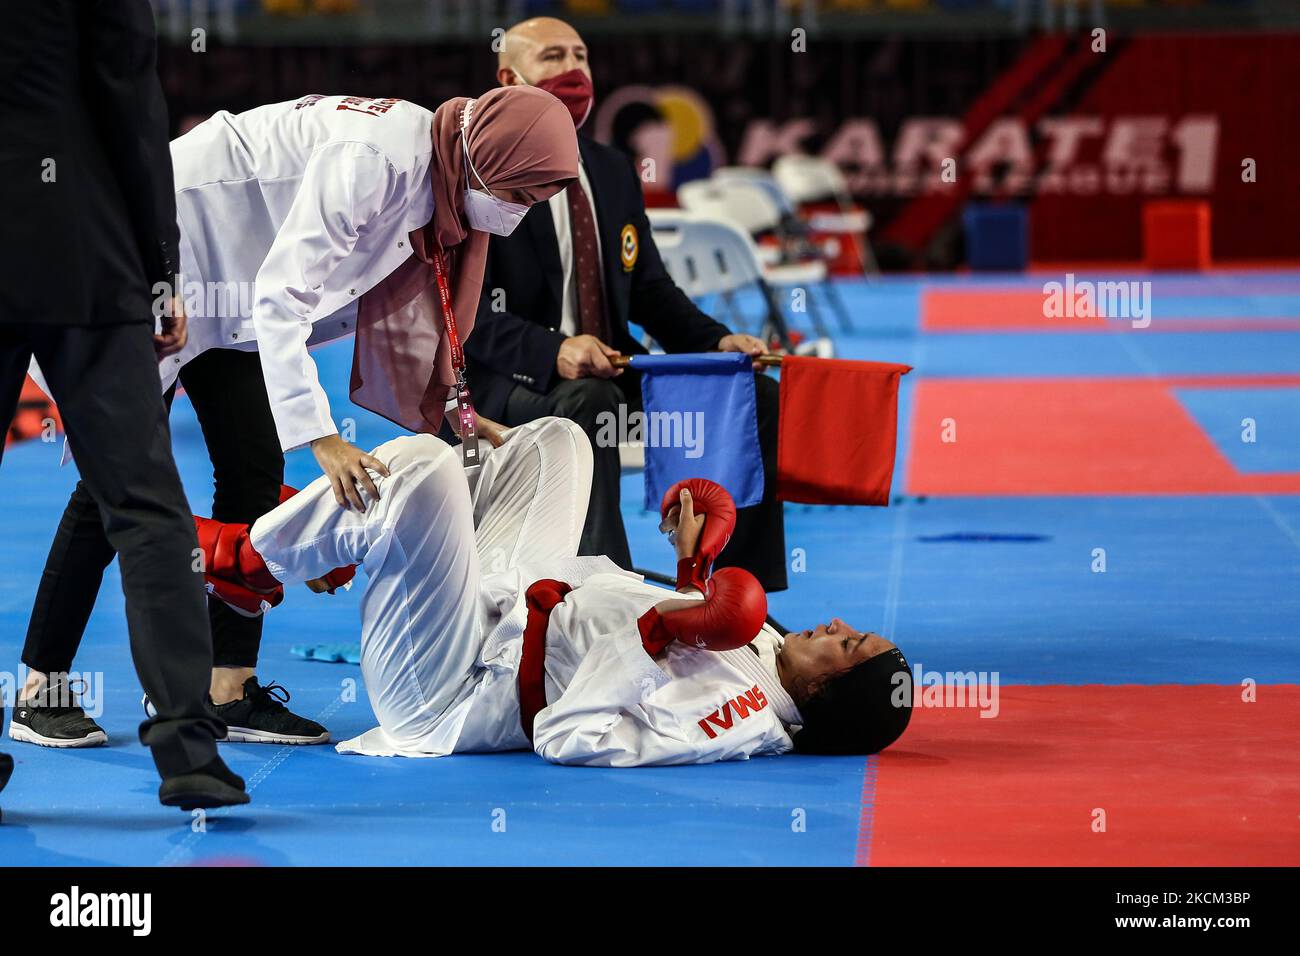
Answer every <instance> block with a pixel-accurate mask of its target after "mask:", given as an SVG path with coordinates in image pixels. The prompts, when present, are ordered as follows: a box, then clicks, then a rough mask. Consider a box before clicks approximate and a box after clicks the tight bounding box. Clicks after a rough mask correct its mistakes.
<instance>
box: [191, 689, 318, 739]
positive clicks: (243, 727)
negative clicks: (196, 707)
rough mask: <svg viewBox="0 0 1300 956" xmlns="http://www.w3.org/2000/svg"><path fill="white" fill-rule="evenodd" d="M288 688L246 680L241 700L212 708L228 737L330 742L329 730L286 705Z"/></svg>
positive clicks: (210, 703) (214, 705) (212, 706)
mask: <svg viewBox="0 0 1300 956" xmlns="http://www.w3.org/2000/svg"><path fill="white" fill-rule="evenodd" d="M288 700H289V692H288V691H287V690H285V689H284V688H283V687H281V686H280V685H279V684H267V685H266V686H265V687H263V686H261V685H260V684H258V682H257V678H256V677H250V678H248V680H246V681H244V696H243V699H242V700H232V701H231V702H230V703H228V704H214V703H212V698H210V697H209V698H208V706H209V707H210V708H212V712H213V713H214V714H216V715H217V716H218V717H220V718H221V719H222V720H224V721H225V722H226V727H227V728H228V729H227V732H226V740H229V741H233V742H235V743H245V744H327V743H329V740H330V733H329V731H328V730H326V729H325V728H324V727H322V726H321V725H320V724H318V723H316V721H314V720H308V719H307V718H306V717H299V716H298V715H297V714H295V713H293V712H292V711H291V710H289V708H288V707H285V706H284V705H285V703H286V702H287V701H288Z"/></svg>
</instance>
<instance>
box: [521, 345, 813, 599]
mask: <svg viewBox="0 0 1300 956" xmlns="http://www.w3.org/2000/svg"><path fill="white" fill-rule="evenodd" d="M754 389H755V400H756V404H757V406H758V443H759V446H760V449H761V452H762V456H763V500H762V501H760V502H759V503H758V504H756V505H753V506H752V507H749V508H740V509H738V510H737V512H736V529H735V531H734V532H733V533H732V535H731V540H730V541H729V542H728V543H727V546H726V548H724V549H723V551H722V554H720V555H719V556H718V560H717V561H716V562H715V563H714V566H715V567H719V568H723V567H731V566H734V567H740V568H744V569H745V570H746V571H749V572H750V573H751V574H753V575H754V577H756V578H758V580H759V582H760V583H761V584H762V585H763V589H764V590H766V591H784V590H785V589H786V587H788V583H787V580H786V564H785V508H784V506H783V505H782V503H781V502H780V501H777V499H776V439H777V426H778V422H779V419H778V416H779V413H780V400H779V394H778V386H777V383H776V381H775V380H774V379H772V378H770V377H769V376H767V375H756V376H755V377H754ZM619 405H626V406H627V412H628V414H631V413H632V412H634V411H640V410H642V402H641V376H640V374H639V373H637V372H635V371H633V370H631V369H628V370H627V371H625V372H624V373H623V374H622V375H620V376H618V377H617V378H612V379H604V378H579V379H573V380H567V379H566V380H564V381H562V382H560V383H559V384H558V385H556V386H555V387H554V388H552V389H551V390H550V391H549V392H546V393H545V394H543V393H539V392H534V391H533V390H532V389H529V388H525V387H524V386H522V385H517V386H515V388H514V389H513V390H512V391H511V392H510V397H509V398H508V399H507V400H506V410H505V421H503V422H502V424H503V425H522V424H524V423H526V422H531V421H533V420H534V419H537V418H542V417H544V416H546V415H557V416H559V417H561V418H568V419H570V420H572V421H574V422H576V423H577V424H579V425H581V426H582V428H583V430H584V431H585V432H586V433H587V437H589V438H590V439H591V451H592V456H593V459H594V460H593V475H592V482H591V504H590V505H589V506H588V508H587V523H586V525H585V526H584V527H583V529H582V543H581V546H580V551H581V553H582V554H604V555H608V556H609V558H610V559H611V560H613V561H614V563H615V564H617V565H619V566H620V567H623V568H628V569H629V570H630V569H631V567H632V554H631V551H630V550H629V548H628V543H627V531H626V530H625V529H624V527H623V514H622V512H621V511H620V510H619V475H620V467H619V460H618V448H617V447H612V448H601V447H599V446H598V445H597V443H596V434H597V432H598V431H599V428H600V425H599V422H600V420H601V415H602V413H610V414H614V415H617V414H618V407H619Z"/></svg>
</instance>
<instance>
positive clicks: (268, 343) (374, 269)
mask: <svg viewBox="0 0 1300 956" xmlns="http://www.w3.org/2000/svg"><path fill="white" fill-rule="evenodd" d="M432 124H433V113H431V112H430V111H429V110H427V109H425V108H424V107H422V106H417V105H416V104H414V103H408V102H406V101H404V100H392V99H374V98H368V97H355V96H314V95H313V96H304V97H302V98H301V99H298V100H290V101H288V102H284V103H272V104H270V105H268V106H259V107H257V108H256V109H251V110H248V111H247V112H244V113H228V112H226V111H225V110H222V111H220V112H218V113H214V114H213V115H212V116H211V117H210V118H209V119H207V120H205V121H204V122H202V123H200V124H199V125H198V126H196V127H194V128H193V129H192V130H190V131H189V132H187V133H186V134H185V135H184V136H181V137H179V138H177V139H175V140H173V141H172V144H171V153H172V165H173V167H174V171H175V183H176V218H177V222H178V225H179V226H180V249H179V256H180V270H181V282H182V288H181V290H180V291H181V292H182V293H183V294H184V298H185V300H186V310H187V313H188V317H189V341H188V342H187V343H186V346H185V348H184V349H182V350H181V351H180V352H179V353H177V354H176V355H173V356H170V357H167V358H164V359H162V361H161V362H160V363H159V366H158V372H159V377H160V379H161V386H162V389H163V390H164V391H165V390H166V389H167V388H168V387H169V386H170V385H171V384H172V382H174V381H175V380H176V376H177V375H179V374H180V370H181V368H182V367H183V366H184V365H185V363H187V362H189V361H190V360H191V359H193V358H194V357H196V356H197V355H199V354H200V353H202V352H205V351H206V350H208V349H211V348H237V349H244V350H252V349H255V350H257V352H258V353H259V354H260V357H261V362H262V374H263V377H264V378H265V380H266V391H267V397H268V398H269V399H270V403H271V414H272V416H273V418H274V419H275V427H276V432H277V433H278V435H279V438H280V445H281V447H282V448H283V449H284V450H285V451H290V450H292V449H295V448H299V447H301V446H303V445H306V444H308V443H309V442H311V441H313V440H315V439H317V438H321V437H323V436H325V435H333V434H336V433H337V432H338V429H337V427H336V426H335V424H334V420H333V417H332V416H331V414H330V408H329V401H328V399H327V398H326V395H325V390H324V389H323V388H322V387H321V384H320V381H319V379H318V377H317V373H316V363H315V362H314V361H312V359H311V357H310V356H309V355H308V354H307V349H308V345H311V346H316V345H320V344H323V343H325V342H329V341H333V340H334V339H338V338H341V337H343V336H347V335H351V334H353V333H354V332H355V331H356V320H357V303H358V301H359V300H360V298H361V296H362V294H363V293H365V292H368V291H369V290H370V289H372V288H373V287H374V286H376V285H378V284H379V283H380V282H381V281H382V280H383V279H385V278H387V277H388V276H389V275H390V274H391V273H392V272H394V271H395V270H396V269H397V267H398V266H400V265H401V264H402V263H403V262H404V261H405V260H406V259H407V258H409V257H410V255H411V243H410V240H409V238H408V234H409V233H410V232H411V231H412V230H413V229H418V228H420V227H422V226H425V225H427V224H428V223H429V221H430V220H431V219H432V218H433V189H432V185H431V183H430V180H429V164H430V162H431V160H432V156H433V138H432ZM29 372H30V374H31V375H32V377H33V378H34V379H35V380H36V382H37V383H38V385H39V386H40V387H41V389H42V390H44V391H45V392H46V393H47V394H48V392H49V389H48V388H46V386H45V381H44V377H43V375H42V374H41V371H40V369H39V367H38V366H37V364H36V362H35V360H33V361H32V363H31V366H30V368H29ZM64 460H65V461H67V455H66V452H65V458H64Z"/></svg>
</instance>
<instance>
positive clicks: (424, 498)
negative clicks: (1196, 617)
mask: <svg viewBox="0 0 1300 956" xmlns="http://www.w3.org/2000/svg"><path fill="white" fill-rule="evenodd" d="M373 454H374V455H375V457H376V458H378V459H379V460H381V461H383V462H385V463H386V464H387V465H388V467H389V470H390V471H391V476H390V477H388V478H377V482H376V483H377V484H378V488H379V494H380V499H379V501H378V502H377V503H374V502H369V503H368V505H369V506H368V509H367V511H366V513H365V514H357V513H356V512H353V511H345V510H343V509H341V508H339V507H338V505H336V504H335V503H334V498H333V494H332V492H331V491H330V487H329V483H328V481H327V480H326V479H324V478H319V479H317V480H316V481H314V482H313V483H312V484H311V485H309V486H308V487H307V488H305V489H304V490H303V491H301V492H300V493H299V494H298V495H296V496H295V497H293V498H291V499H290V500H289V501H287V502H286V503H285V504H283V505H281V506H280V507H279V508H277V509H275V510H274V511H272V512H271V513H270V514H268V515H265V516H264V517H262V518H259V519H258V521H257V522H256V524H254V526H253V529H252V542H253V546H254V547H255V548H256V549H257V550H258V551H259V552H260V553H261V555H262V557H263V558H264V559H265V560H266V563H267V566H268V567H269V568H270V569H271V572H272V573H273V574H274V575H275V576H276V577H277V578H279V579H280V580H281V581H282V582H284V583H285V584H286V585H289V584H293V583H297V582H301V581H307V580H310V579H312V578H316V577H319V576H321V575H322V574H324V573H326V572H327V571H329V570H330V569H331V568H334V567H339V566H341V565H346V564H352V563H358V564H360V565H361V566H362V569H363V570H364V572H365V573H366V590H365V594H364V596H363V597H362V604H361V616H362V633H361V670H362V675H363V677H364V679H365V684H366V690H367V693H368V694H369V697H370V702H371V705H372V706H373V708H374V711H375V715H376V716H377V717H378V719H379V727H377V728H375V729H374V730H371V731H368V732H367V733H365V734H362V735H361V736H360V737H357V738H355V739H353V740H348V741H344V742H343V743H341V744H339V745H338V749H339V750H340V751H342V752H344V753H360V754H370V755H383V756H388V755H405V756H440V755H444V754H449V753H453V752H466V751H493V750H516V749H526V748H528V747H529V742H528V739H527V737H526V736H525V734H524V732H523V730H522V728H521V726H520V720H519V694H518V687H517V677H516V675H517V670H518V667H519V658H520V654H521V651H522V646H523V639H522V635H523V631H524V626H525V622H526V619H527V608H526V605H525V597H524V595H525V591H526V590H527V588H528V587H529V585H531V584H532V583H533V582H535V581H537V580H540V579H542V578H556V579H558V580H561V581H564V582H566V583H568V584H571V585H573V586H574V590H573V591H571V592H570V593H569V594H568V595H566V597H565V599H564V601H563V603H561V604H559V605H557V606H556V607H555V609H554V610H553V611H552V613H551V617H550V623H549V627H548V629H547V634H546V656H545V689H546V699H547V701H548V706H547V707H546V708H545V709H543V710H542V711H541V712H540V713H539V714H538V715H537V719H536V722H535V724H534V749H535V750H536V751H537V753H539V754H540V755H541V756H543V757H545V758H546V759H548V760H552V761H555V762H557V763H566V764H590V765H600V766H619V767H622V766H637V765H650V764H678V763H705V762H710V761H714V760H728V759H734V758H746V757H749V756H751V755H753V754H766V753H773V754H776V753H783V752H785V751H787V750H789V749H790V748H791V746H792V743H791V737H790V732H791V731H790V727H791V725H797V724H798V723H799V722H800V717H799V712H798V710H797V708H796V707H795V705H794V702H793V701H792V700H791V699H790V697H789V695H788V694H787V693H786V691H785V690H784V688H783V687H782V686H781V683H780V681H779V680H778V678H777V675H776V653H777V651H778V650H779V648H780V645H781V641H782V638H781V636H780V635H778V634H777V633H776V632H775V631H772V630H771V629H770V628H768V627H764V628H763V630H762V631H761V632H760V633H759V634H758V635H757V636H756V638H755V642H754V648H755V649H756V650H757V651H758V653H755V652H754V650H751V649H750V648H747V647H746V648H741V649H739V650H735V651H724V652H717V651H709V650H703V649H699V648H695V647H688V646H685V645H680V644H673V645H671V646H670V647H669V648H668V649H667V651H665V652H664V653H662V654H660V655H659V656H658V658H651V657H650V656H649V655H648V654H647V653H646V652H645V650H644V649H643V647H642V646H641V638H640V634H639V632H638V630H637V618H638V617H640V615H641V614H643V613H645V611H647V610H649V609H650V608H651V607H652V606H654V605H655V604H657V603H659V602H660V601H663V600H666V599H668V598H670V597H680V595H675V594H674V593H673V592H670V591H668V590H666V589H664V588H660V587H656V586H654V585H652V584H647V583H645V582H644V581H643V580H642V579H641V577H640V576H639V575H636V574H632V573H630V572H626V571H622V570H620V569H619V568H618V567H617V566H616V565H614V563H613V562H612V561H610V560H609V559H608V558H604V557H595V558H577V557H574V554H575V552H576V550H577V545H578V540H579V538H580V536H581V533H582V526H583V522H584V520H585V518H586V509H587V501H588V499H589V497H590V491H591V446H590V444H589V443H588V439H587V436H586V434H585V433H584V432H583V431H582V430H581V429H580V428H579V427H578V426H577V425H575V424H574V423H572V422H570V421H567V420H564V419H557V418H543V419H539V420H537V421H534V422H531V423H529V424H528V425H524V426H521V427H519V428H516V429H514V430H513V431H512V432H511V434H510V438H509V440H508V441H507V442H506V444H505V445H504V446H503V447H501V448H498V449H493V450H492V451H490V452H489V453H488V454H487V455H486V457H485V460H484V464H483V466H482V472H481V474H480V475H479V477H478V480H477V483H476V485H475V487H474V488H473V491H472V492H471V489H470V487H469V483H468V482H467V480H466V477H465V472H464V470H463V469H462V467H461V463H460V460H459V457H458V456H457V455H456V453H455V452H454V451H453V450H452V449H451V448H449V447H448V446H447V445H445V444H444V443H443V442H441V441H439V440H438V439H437V438H434V437H432V436H428V435H416V436H408V437H403V438H397V439H394V440H393V441H390V442H386V443H385V444H383V445H380V446H379V448H377V449H375V451H374V452H373ZM795 729H797V727H796V728H795Z"/></svg>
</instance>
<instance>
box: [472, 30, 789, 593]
mask: <svg viewBox="0 0 1300 956" xmlns="http://www.w3.org/2000/svg"><path fill="white" fill-rule="evenodd" d="M497 80H498V82H499V83H500V84H501V85H502V86H514V85H518V84H526V85H531V86H538V87H541V88H542V89H545V90H547V92H550V93H552V94H553V95H555V96H557V97H559V99H560V100H561V101H562V102H564V103H565V105H566V106H568V107H569V111H570V113H571V114H572V115H573V119H574V122H575V123H577V124H578V125H579V126H581V125H582V123H583V121H584V120H585V119H586V117H587V114H589V113H590V111H591V104H592V86H591V70H590V68H589V67H588V65H587V48H586V45H585V44H584V43H583V42H582V37H580V36H579V35H578V33H577V32H576V31H575V30H574V29H573V28H572V27H571V26H569V24H567V23H565V22H564V21H562V20H557V19H554V18H552V17H536V18H533V19H531V20H525V21H524V22H522V23H519V24H516V25H515V26H514V27H511V28H510V30H508V31H507V32H506V34H505V36H504V37H503V42H502V46H501V51H500V59H499V69H498V70H497ZM578 152H579V155H580V157H581V160H582V163H581V167H580V170H579V180H578V182H576V183H574V184H573V185H571V186H570V187H569V188H568V189H567V190H565V191H564V192H562V193H560V194H558V195H557V196H555V197H553V198H552V199H551V200H550V202H549V203H538V204H537V205H536V206H534V207H533V209H532V210H531V211H530V212H529V213H528V215H527V216H525V217H524V220H523V222H522V223H521V225H520V228H519V229H517V230H515V232H514V234H513V235H511V236H509V237H497V236H494V237H493V238H492V242H491V248H490V252H489V256H488V268H487V273H486V275H485V276H484V279H483V292H482V298H481V300H480V303H479V310H478V316H477V319H476V322H475V327H474V335H473V336H472V337H470V338H469V339H468V340H467V341H466V343H465V351H466V354H467V356H468V358H469V375H470V385H471V387H472V389H473V391H474V400H475V406H476V407H477V408H478V409H479V410H480V411H481V412H482V413H483V414H484V415H487V416H488V417H490V418H493V419H496V420H497V421H500V422H502V423H504V424H505V425H520V424H523V423H525V422H530V421H533V420H535V419H537V418H541V417H543V416H546V415H557V416H560V417H562V418H568V419H571V420H572V421H575V422H577V423H578V424H580V425H582V426H583V428H584V430H585V431H586V432H587V434H588V435H589V436H590V437H591V439H592V446H593V449H592V450H593V452H594V454H595V469H594V474H593V480H592V488H591V504H590V507H589V508H588V510H587V523H586V526H585V527H584V529H583V534H582V542H581V545H580V551H581V553H582V554H606V555H608V556H609V557H610V558H612V559H613V560H614V561H615V562H617V563H618V564H619V565H621V566H622V567H625V568H631V566H632V556H631V553H630V551H629V548H628V542H627V532H626V531H625V530H624V527H623V518H622V514H621V512H620V511H619V456H618V448H617V447H601V445H600V444H599V443H598V442H597V441H596V433H597V430H598V422H599V421H603V420H605V419H604V414H611V413H612V414H617V411H618V407H619V406H620V405H626V406H627V407H628V411H629V413H630V412H631V411H634V410H638V409H640V408H641V389H640V382H639V378H640V376H639V375H638V374H637V373H636V372H634V371H632V370H631V369H628V370H622V369H617V368H615V367H614V366H613V365H612V364H611V362H610V359H611V358H615V357H617V356H619V355H631V354H637V353H643V352H645V349H644V348H643V347H642V346H641V345H640V344H639V343H637V342H636V341H635V340H634V339H633V338H632V336H631V335H630V334H629V332H628V324H629V323H630V322H631V323H636V324H637V325H639V326H641V327H642V328H643V329H645V330H646V331H647V332H648V333H649V334H650V335H651V336H652V337H653V338H654V339H655V340H656V341H657V342H658V343H659V344H660V345H661V346H663V348H664V350H665V351H667V352H705V351H711V350H714V349H717V350H721V351H726V352H745V353H749V354H751V355H755V356H757V355H759V354H762V353H763V352H766V351H767V346H766V345H765V344H764V342H763V341H762V340H761V339H758V338H756V337H754V336H752V335H738V334H735V333H733V332H731V331H730V330H729V329H728V328H727V327H726V326H724V325H722V324H720V323H718V322H715V321H714V320H713V319H711V318H709V317H708V316H707V315H705V314H704V313H703V312H701V311H700V310H699V309H698V308H696V307H695V304H694V303H693V302H691V300H690V299H689V298H688V297H687V296H686V294H685V293H684V292H682V291H681V289H679V288H678V287H677V285H676V284H675V283H674V282H673V280H672V278H671V277H670V276H669V275H668V273H667V271H666V270H665V269H664V266H663V262H662V261H661V259H660V257H659V251H658V249H656V248H655V243H654V239H653V237H652V236H651V235H650V224H649V221H648V220H647V218H646V212H645V200H644V198H643V196H642V193H641V183H640V180H639V179H638V178H637V175H636V172H635V170H634V168H633V166H632V164H631V163H630V162H629V161H628V159H627V157H626V156H624V155H623V154H622V153H620V152H619V151H618V150H616V149H613V148H612V147H609V146H604V145H602V144H600V143H597V142H594V141H593V140H592V139H590V138H589V137H585V136H579V137H578ZM755 384H756V392H757V394H756V398H757V406H758V433H759V444H760V445H761V451H762V457H763V471H764V495H763V500H762V501H761V502H759V503H758V504H757V505H754V506H753V507H750V508H742V509H740V511H739V514H738V516H737V522H736V528H735V532H734V533H733V535H732V538H731V542H730V544H728V546H727V548H726V550H724V551H723V553H722V555H721V556H720V558H719V560H718V562H717V564H718V566H719V567H723V566H727V565H735V566H738V567H742V568H745V569H746V570H748V571H750V572H751V573H753V574H754V576H755V577H757V578H758V579H759V581H760V582H761V583H762V584H763V587H764V588H765V589H766V590H768V591H780V590H784V589H785V587H786V567H785V528H784V516H783V509H782V505H781V503H780V502H779V501H777V500H776V439H777V414H778V404H779V403H778V397H777V383H776V382H775V381H774V380H773V379H771V378H769V377H767V376H766V375H762V374H760V375H758V376H757V378H756V383H755Z"/></svg>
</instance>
